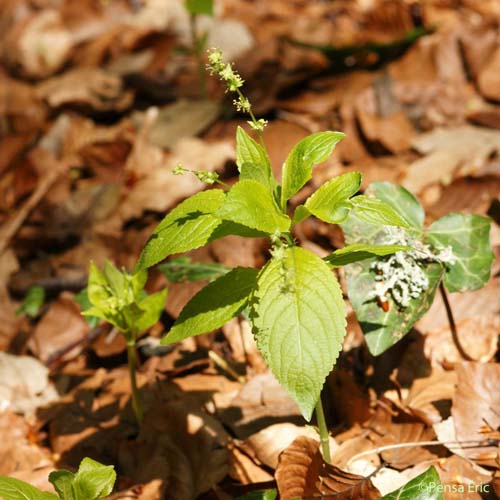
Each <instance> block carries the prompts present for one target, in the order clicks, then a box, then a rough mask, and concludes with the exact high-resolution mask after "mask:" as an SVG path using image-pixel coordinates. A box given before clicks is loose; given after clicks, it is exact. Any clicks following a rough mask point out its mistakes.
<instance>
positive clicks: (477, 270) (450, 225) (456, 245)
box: [427, 214, 494, 292]
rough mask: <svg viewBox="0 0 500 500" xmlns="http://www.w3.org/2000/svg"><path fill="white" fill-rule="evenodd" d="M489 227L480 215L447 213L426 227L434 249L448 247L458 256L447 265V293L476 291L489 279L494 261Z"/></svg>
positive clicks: (488, 223)
mask: <svg viewBox="0 0 500 500" xmlns="http://www.w3.org/2000/svg"><path fill="white" fill-rule="evenodd" d="M490 226H491V222H490V220H489V219H487V218H486V217H482V216H480V215H472V214H449V215H445V216H444V217H442V218H441V219H439V220H437V221H435V222H434V223H433V224H431V226H430V227H429V228H428V230H427V236H428V239H429V242H430V243H431V244H432V245H433V246H434V247H436V248H446V247H447V246H450V247H451V249H452V251H453V255H454V256H455V258H456V259H457V260H456V262H455V263H454V264H448V265H447V269H446V272H445V275H444V285H445V287H446V289H447V290H448V291H449V292H464V291H466V290H477V289H478V288H482V287H483V286H484V285H485V284H486V283H487V282H488V280H489V279H490V273H491V265H492V263H493V260H494V254H493V251H492V249H491V245H490Z"/></svg>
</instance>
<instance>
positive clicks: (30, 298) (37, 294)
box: [16, 285, 45, 318]
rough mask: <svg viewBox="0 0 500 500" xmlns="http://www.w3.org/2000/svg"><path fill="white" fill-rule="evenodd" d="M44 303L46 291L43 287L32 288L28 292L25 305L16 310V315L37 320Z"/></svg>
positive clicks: (24, 301)
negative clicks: (24, 315) (23, 315)
mask: <svg viewBox="0 0 500 500" xmlns="http://www.w3.org/2000/svg"><path fill="white" fill-rule="evenodd" d="M44 302H45V290H44V289H43V287H41V286H38V285H35V286H32V287H31V288H30V289H29V290H28V293H27V294H26V297H24V300H23V303H22V304H21V305H20V306H19V308H18V309H17V310H16V315H17V316H19V315H21V314H26V316H28V317H29V318H36V317H37V316H38V313H39V312H40V308H41V307H42V306H43V304H44Z"/></svg>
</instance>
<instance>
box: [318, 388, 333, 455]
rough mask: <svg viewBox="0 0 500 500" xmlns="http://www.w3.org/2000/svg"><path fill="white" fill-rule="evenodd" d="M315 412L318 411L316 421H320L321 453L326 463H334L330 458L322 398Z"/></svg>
mask: <svg viewBox="0 0 500 500" xmlns="http://www.w3.org/2000/svg"><path fill="white" fill-rule="evenodd" d="M315 411H316V420H317V421H318V428H319V440H320V443H321V451H322V452H323V458H324V459H325V462H326V463H327V464H329V463H331V461H332V458H331V456H330V437H329V434H328V428H327V427H326V421H325V412H324V411H323V403H322V402H321V396H320V398H319V399H318V404H317V405H316V410H315Z"/></svg>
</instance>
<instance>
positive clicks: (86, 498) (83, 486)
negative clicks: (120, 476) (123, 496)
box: [0, 458, 116, 500]
mask: <svg viewBox="0 0 500 500" xmlns="http://www.w3.org/2000/svg"><path fill="white" fill-rule="evenodd" d="M115 480H116V472H115V470H114V467H113V466H112V465H102V464H100V463H99V462H96V461H95V460H92V459H90V458H84V459H83V460H82V461H81V463H80V467H79V468H78V471H77V472H76V473H72V472H70V471H68V470H64V469H61V470H57V471H54V472H51V473H50V474H49V481H50V482H51V483H52V484H53V485H54V489H55V490H56V493H57V495H55V494H54V493H49V492H47V491H42V490H39V489H38V488H35V487H34V486H31V484H28V483H26V482H24V481H21V480H20V479H15V478H13V477H5V476H0V497H2V498H3V500H57V499H60V500H98V499H99V498H104V497H105V496H108V495H109V494H110V493H111V492H112V491H113V486H114V484H115Z"/></svg>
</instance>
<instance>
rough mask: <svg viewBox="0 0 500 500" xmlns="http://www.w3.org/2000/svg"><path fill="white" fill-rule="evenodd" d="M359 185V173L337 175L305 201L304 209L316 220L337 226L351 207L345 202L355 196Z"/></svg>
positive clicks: (345, 217)
mask: <svg viewBox="0 0 500 500" xmlns="http://www.w3.org/2000/svg"><path fill="white" fill-rule="evenodd" d="M360 185H361V174H360V173H359V172H349V173H347V174H343V175H339V176H338V177H334V178H333V179H331V180H330V181H328V182H326V183H325V184H323V185H322V186H321V187H320V188H318V189H317V190H316V191H315V192H314V193H313V194H312V195H311V196H310V197H309V198H308V199H307V201H306V203H305V207H306V208H307V209H308V210H309V212H311V213H312V214H313V215H315V216H316V217H317V218H318V219H321V220H323V221H325V222H329V223H331V224H339V223H341V222H344V221H345V220H346V219H347V217H348V215H349V210H350V208H351V206H352V205H351V203H350V202H347V201H348V200H349V198H350V197H351V196H353V195H354V194H356V192H357V191H358V190H359V187H360ZM346 202H347V203H346Z"/></svg>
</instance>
